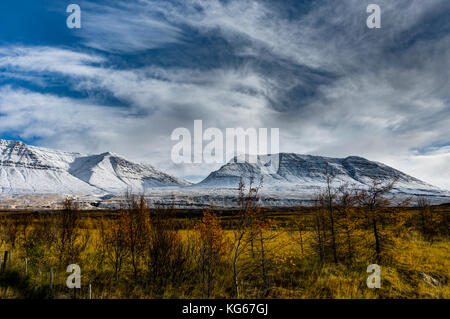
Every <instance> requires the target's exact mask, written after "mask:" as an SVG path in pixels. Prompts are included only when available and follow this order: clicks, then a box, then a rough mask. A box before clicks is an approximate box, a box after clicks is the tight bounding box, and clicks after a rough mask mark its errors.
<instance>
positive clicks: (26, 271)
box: [23, 258, 28, 276]
mask: <svg viewBox="0 0 450 319" xmlns="http://www.w3.org/2000/svg"><path fill="white" fill-rule="evenodd" d="M23 272H24V273H25V276H27V275H28V260H27V259H26V258H25V260H24V265H23Z"/></svg>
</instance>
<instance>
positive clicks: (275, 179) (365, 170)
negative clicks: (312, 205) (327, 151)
mask: <svg viewBox="0 0 450 319" xmlns="http://www.w3.org/2000/svg"><path fill="white" fill-rule="evenodd" d="M327 175H328V176H330V177H331V180H332V183H333V185H335V186H337V185H343V184H347V185H348V186H350V187H355V188H363V187H367V185H369V184H370V183H372V180H373V179H376V180H379V181H385V182H388V181H392V180H396V184H395V190H396V191H397V192H401V193H405V194H411V195H429V196H449V195H450V194H449V192H447V191H444V190H442V189H439V188H438V187H435V186H432V185H430V184H427V183H425V182H423V181H421V180H419V179H417V178H414V177H412V176H409V175H407V174H405V173H402V172H400V171H398V170H396V169H394V168H392V167H389V166H387V165H384V164H382V163H378V162H372V161H369V160H367V159H365V158H361V157H355V156H351V157H347V158H330V157H322V156H311V155H299V154H289V153H281V154H275V155H260V156H257V157H256V161H253V162H252V163H250V162H249V161H248V160H247V161H246V160H245V159H244V158H242V157H235V158H234V159H232V160H231V161H230V162H229V163H228V164H226V165H224V166H222V167H221V168H220V169H219V170H217V171H215V172H212V173H211V174H210V175H209V176H208V177H207V178H206V179H204V180H203V181H202V182H200V183H199V184H198V185H197V186H200V187H212V188H229V187H234V188H236V185H238V183H239V180H240V178H241V177H242V178H243V179H244V183H246V184H248V183H249V179H250V178H251V177H253V178H254V180H255V183H256V184H257V183H259V181H260V180H261V178H262V181H263V187H264V188H268V189H269V190H272V191H273V190H278V191H280V192H287V191H289V190H290V191H294V190H298V191H301V190H317V189H321V188H323V187H325V184H326V180H327Z"/></svg>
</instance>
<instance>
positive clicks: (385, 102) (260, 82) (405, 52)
mask: <svg viewBox="0 0 450 319" xmlns="http://www.w3.org/2000/svg"><path fill="white" fill-rule="evenodd" d="M70 3H77V4H78V5H79V6H80V7H81V10H82V13H81V29H68V28H67V27H66V18H67V16H68V15H69V14H68V13H66V7H67V6H68V5H69V4H70ZM370 3H376V4H378V5H379V6H380V7H381V24H382V25H381V26H382V27H381V29H368V28H367V26H366V19H367V17H368V14H367V13H366V7H367V5H368V4H370ZM449 16H450V1H448V0H427V1H423V0H370V1H365V0H340V1H335V0H323V1H300V0H283V1H282V0H271V1H269V0H266V1H264V0H262V1H244V0H240V1H236V0H226V1H225V0H222V1H220V0H180V1H175V0H173V1H172V0H161V1H153V0H135V1H131V0H128V1H120V0H117V1H107V0H105V1H82V0H78V1H77V0H72V1H62V0H58V1H55V0H3V1H1V3H0V138H5V139H19V140H22V141H24V142H26V143H29V144H33V145H38V146H45V147H50V148H56V149H61V150H67V151H77V152H83V153H100V152H105V151H112V152H115V153H118V154H122V155H124V156H125V157H127V158H129V159H131V160H136V161H141V162H146V163H150V164H152V165H154V166H156V167H158V168H161V169H163V170H165V171H167V172H169V173H172V174H175V175H178V176H184V177H188V178H190V179H192V180H196V179H198V178H200V177H201V176H204V175H207V174H208V172H209V171H210V170H211V169H214V168H218V166H220V165H215V166H214V165H212V166H208V165H194V164H192V165H176V164H174V163H173V162H172V161H171V149H172V146H173V145H174V144H175V142H173V141H171V139H170V136H171V133H172V131H173V130H174V129H175V128H177V127H186V128H188V129H192V128H193V121H194V120H196V119H201V120H203V126H204V127H205V128H206V127H218V128H221V129H225V128H227V127H233V128H237V127H243V128H249V127H255V128H272V127H274V128H280V150H281V151H282V152H295V153H302V154H314V155H324V156H335V157H346V156H349V155H358V156H363V157H366V158H368V159H371V160H376V161H380V162H384V163H386V164H388V165H391V166H393V167H395V168H397V169H400V170H402V171H404V172H406V173H408V174H411V175H413V176H415V177H418V178H420V179H422V180H425V181H427V182H430V183H432V184H434V185H437V186H440V187H443V188H447V189H450V173H449V172H450V93H449V92H450V19H449Z"/></svg>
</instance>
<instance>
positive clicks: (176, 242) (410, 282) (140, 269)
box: [0, 201, 450, 299]
mask: <svg viewBox="0 0 450 319" xmlns="http://www.w3.org/2000/svg"><path fill="white" fill-rule="evenodd" d="M362 209H363V208H358V209H356V208H348V210H347V212H346V214H344V215H343V214H341V213H342V211H339V209H338V207H336V209H335V210H334V211H332V212H331V214H328V211H327V209H324V208H323V207H315V208H298V209H290V210H261V209H258V208H256V207H247V208H246V209H244V210H239V211H225V212H223V211H214V210H212V211H209V212H202V211H181V210H180V211H175V210H155V209H149V208H147V207H146V206H145V204H144V203H142V202H139V201H134V202H133V203H132V204H131V205H130V206H129V207H128V208H126V209H123V210H121V211H116V212H104V211H103V212H79V211H78V210H77V209H76V207H74V206H72V204H71V203H69V204H68V206H67V207H66V209H65V210H63V211H60V212H40V213H36V212H34V213H33V212H4V213H0V238H1V245H0V251H1V256H2V259H3V258H4V253H3V252H4V251H8V254H9V252H10V253H11V256H9V257H11V258H9V261H7V262H6V265H5V264H4V263H3V266H4V267H2V268H0V298H87V297H88V289H89V285H91V288H92V298H445V299H448V298H450V289H449V286H448V278H449V275H450V274H449V269H450V243H449V238H448V214H449V207H445V206H442V207H426V210H424V209H418V208H416V209H411V208H398V207H397V208H383V210H380V211H379V212H378V214H380V215H379V216H380V219H379V220H378V219H377V221H378V233H377V235H378V237H379V238H378V240H379V243H378V244H379V246H380V247H379V249H378V250H377V249H376V240H375V237H374V232H373V228H372V227H371V226H372V225H373V221H374V220H375V219H374V218H375V215H374V213H373V214H372V215H367V214H365V213H364V211H363V210H362ZM424 216H426V217H427V219H426V223H425V222H424ZM369 217H370V218H369ZM368 218H369V219H368ZM331 219H332V220H331ZM331 225H332V226H331ZM25 259H26V261H27V273H26V274H25ZM69 264H77V265H79V266H80V267H81V282H82V286H81V288H80V289H69V288H67V287H66V279H67V276H68V275H69V273H66V267H67V266H68V265H69ZM370 264H378V265H379V266H380V267H381V288H379V289H369V288H368V287H367V284H366V280H367V277H368V276H369V275H370V273H367V267H368V265H370ZM50 268H52V276H53V278H52V286H50V279H49V270H50Z"/></svg>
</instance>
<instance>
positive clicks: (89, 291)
mask: <svg viewBox="0 0 450 319" xmlns="http://www.w3.org/2000/svg"><path fill="white" fill-rule="evenodd" d="M88 297H89V299H92V285H91V284H89V290H88Z"/></svg>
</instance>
